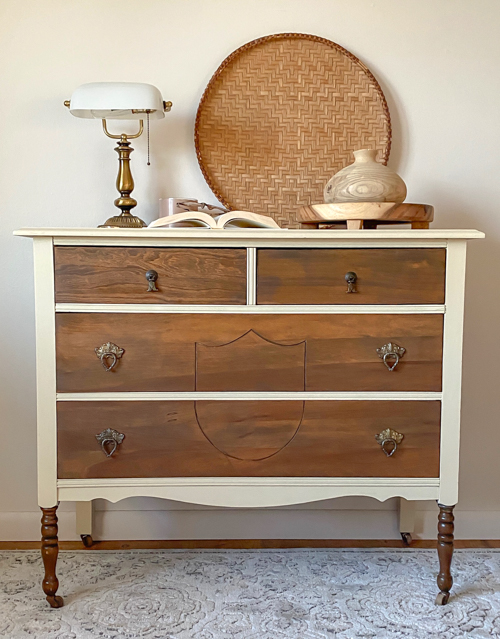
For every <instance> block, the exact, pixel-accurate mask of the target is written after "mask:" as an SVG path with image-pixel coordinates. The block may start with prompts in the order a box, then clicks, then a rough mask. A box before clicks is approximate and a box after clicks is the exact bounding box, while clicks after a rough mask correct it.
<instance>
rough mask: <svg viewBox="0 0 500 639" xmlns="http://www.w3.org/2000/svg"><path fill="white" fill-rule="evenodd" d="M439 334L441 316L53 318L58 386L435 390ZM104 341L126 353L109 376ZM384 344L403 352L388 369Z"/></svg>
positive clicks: (88, 388)
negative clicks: (100, 350) (100, 351)
mask: <svg viewBox="0 0 500 639" xmlns="http://www.w3.org/2000/svg"><path fill="white" fill-rule="evenodd" d="M346 297H355V296H354V295H353V296H346ZM248 331H252V332H250V333H248ZM442 331H443V318H442V316H441V315H437V314H429V315H424V314H417V315H409V314H408V315H406V314H401V315H386V314H382V315H376V314H373V315H372V314H369V315H342V314H339V315H310V314H308V315H300V314H297V315H292V314H284V315H253V314H251V315H250V314H249V315H247V314H239V315H231V314H218V315H217V314H214V315H212V314H210V315H205V314H191V315H190V314H177V313H176V314H172V315H169V314H133V313H131V314H126V313H123V314H121V313H119V314H113V313H58V314H57V316H56V335H57V339H56V343H57V388H58V391H59V392H99V391H100V392H104V391H108V392H112V391H121V392H124V391H136V392H146V391H151V392H162V391H163V392H167V391H194V390H198V391H301V390H306V391H440V390H441V358H442ZM245 334H247V335H245ZM238 338H239V339H238ZM267 340H271V342H269V341H267ZM108 341H112V342H114V343H115V344H117V345H118V346H119V347H120V348H123V349H124V350H125V352H124V354H123V356H122V357H121V359H119V360H118V363H117V364H116V366H115V367H114V368H113V370H112V371H110V372H106V371H105V370H104V369H103V367H102V366H101V363H100V360H99V359H98V358H97V357H96V354H95V352H94V349H95V348H96V347H98V346H100V345H101V344H104V343H105V342H108ZM304 341H305V343H301V342H304ZM272 342H274V343H272ZM388 342H396V343H397V344H398V345H399V346H403V347H404V348H406V353H405V355H404V357H403V358H402V359H401V360H400V362H399V364H398V366H397V368H396V370H394V371H393V372H389V371H388V370H387V368H386V367H385V366H384V363H383V361H382V360H381V359H380V358H379V356H378V354H377V348H380V347H382V346H383V345H384V344H387V343H388ZM304 361H305V370H304Z"/></svg>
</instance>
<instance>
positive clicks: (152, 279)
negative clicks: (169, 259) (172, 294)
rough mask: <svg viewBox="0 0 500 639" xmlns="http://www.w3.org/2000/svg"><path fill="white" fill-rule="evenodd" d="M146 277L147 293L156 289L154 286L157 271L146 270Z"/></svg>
mask: <svg viewBox="0 0 500 639" xmlns="http://www.w3.org/2000/svg"><path fill="white" fill-rule="evenodd" d="M146 279H147V281H148V291H147V292H148V293H151V292H153V291H157V290H158V289H157V288H156V280H157V279H158V273H157V271H154V270H153V269H151V270H150V271H146Z"/></svg>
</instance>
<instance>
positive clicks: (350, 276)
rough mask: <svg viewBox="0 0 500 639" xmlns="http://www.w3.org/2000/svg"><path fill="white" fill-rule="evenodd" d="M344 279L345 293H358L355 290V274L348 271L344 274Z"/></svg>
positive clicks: (356, 277)
mask: <svg viewBox="0 0 500 639" xmlns="http://www.w3.org/2000/svg"><path fill="white" fill-rule="evenodd" d="M344 279H345V281H346V282H347V291H346V293H357V292H358V291H357V290H356V280H357V279H358V276H357V275H356V273H354V271H349V272H348V273H346V274H345V278H344Z"/></svg>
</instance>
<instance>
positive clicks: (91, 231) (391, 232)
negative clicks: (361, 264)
mask: <svg viewBox="0 0 500 639" xmlns="http://www.w3.org/2000/svg"><path fill="white" fill-rule="evenodd" d="M14 235H22V236H25V237H53V238H61V237H62V238H79V239H82V238H103V239H108V238H126V239H131V240H133V241H134V242H135V243H136V244H137V243H138V242H137V240H142V239H146V238H147V239H150V238H157V239H162V238H164V239H167V240H168V239H179V238H185V239H188V240H194V239H199V238H203V239H207V238H209V237H210V238H212V240H217V241H220V240H225V239H226V240H227V239H237V240H238V241H241V240H261V239H271V240H273V241H274V242H275V243H276V244H277V243H278V242H276V240H278V241H279V240H281V239H285V240H292V241H296V240H307V239H312V240H318V241H319V242H323V241H324V240H331V239H333V240H340V241H342V240H343V239H346V240H355V241H360V240H361V241H364V240H370V241H371V240H377V239H388V240H398V239H408V240H413V239H415V240H427V239H440V240H447V239H469V240H471V239H480V238H483V237H484V233H482V232H481V231H477V230H474V229H409V228H405V229H401V228H397V229H394V228H393V229H376V230H365V229H362V230H358V231H348V230H346V229H339V230H329V229H322V230H319V231H318V230H317V229H312V230H311V229H293V230H292V229H244V230H242V229H225V230H215V229H210V230H207V229H196V228H189V229H185V228H180V229H148V228H144V229H118V228H116V229H104V228H64V227H52V228H23V229H20V230H18V231H14ZM252 246H253V244H252Z"/></svg>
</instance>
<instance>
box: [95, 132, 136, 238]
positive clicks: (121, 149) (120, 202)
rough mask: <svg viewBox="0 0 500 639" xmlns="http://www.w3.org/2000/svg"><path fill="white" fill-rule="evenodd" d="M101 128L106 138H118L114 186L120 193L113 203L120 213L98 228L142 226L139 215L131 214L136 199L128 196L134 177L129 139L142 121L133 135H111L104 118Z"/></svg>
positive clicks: (132, 138) (132, 137)
mask: <svg viewBox="0 0 500 639" xmlns="http://www.w3.org/2000/svg"><path fill="white" fill-rule="evenodd" d="M102 128H103V129H104V133H105V134H106V135H107V136H108V138H112V139H113V140H119V142H118V146H117V147H116V148H115V151H116V152H117V153H118V163H119V166H118V176H117V178H116V188H117V190H118V191H119V193H120V197H118V198H116V200H115V202H114V204H115V206H117V207H118V208H119V209H120V210H121V213H120V215H114V216H112V217H110V218H108V219H107V220H106V222H104V224H101V225H100V228H106V227H119V228H142V227H143V226H146V223H145V222H144V221H143V220H141V218H140V217H137V216H136V215H132V214H131V213H130V210H131V209H133V208H134V206H137V200H134V198H133V197H130V194H131V193H132V191H133V190H134V179H133V178H132V173H131V171H130V154H131V153H132V151H133V150H134V149H133V148H132V147H131V146H130V140H135V138H138V137H139V136H140V135H142V132H143V130H144V122H143V121H142V120H140V121H139V132H138V133H135V134H134V135H127V134H126V133H121V134H120V135H113V134H112V133H110V132H109V131H108V129H107V127H106V120H103V121H102Z"/></svg>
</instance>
